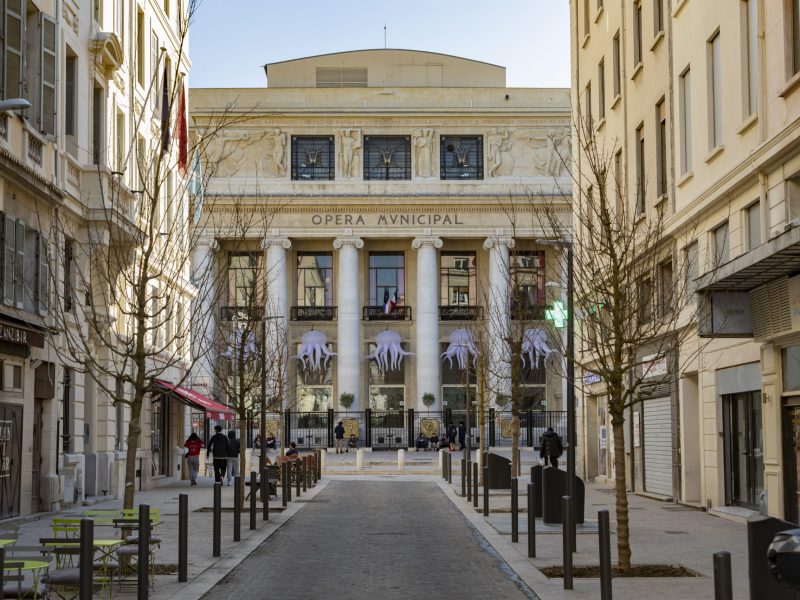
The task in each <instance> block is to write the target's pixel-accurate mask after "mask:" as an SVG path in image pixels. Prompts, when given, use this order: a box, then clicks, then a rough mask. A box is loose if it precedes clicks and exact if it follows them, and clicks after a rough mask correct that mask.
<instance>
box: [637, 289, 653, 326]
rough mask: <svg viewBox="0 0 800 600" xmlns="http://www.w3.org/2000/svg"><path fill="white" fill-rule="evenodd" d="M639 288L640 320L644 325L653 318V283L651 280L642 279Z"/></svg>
mask: <svg viewBox="0 0 800 600" xmlns="http://www.w3.org/2000/svg"><path fill="white" fill-rule="evenodd" d="M638 288H639V319H640V321H641V322H642V323H649V322H650V321H651V320H652V318H653V281H652V280H651V279H650V278H646V279H642V280H641V281H640V282H639V284H638Z"/></svg>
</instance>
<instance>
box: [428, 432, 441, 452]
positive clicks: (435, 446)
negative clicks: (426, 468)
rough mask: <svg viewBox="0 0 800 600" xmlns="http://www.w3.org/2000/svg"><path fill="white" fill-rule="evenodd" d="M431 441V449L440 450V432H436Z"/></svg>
mask: <svg viewBox="0 0 800 600" xmlns="http://www.w3.org/2000/svg"><path fill="white" fill-rule="evenodd" d="M430 442H431V450H439V447H440V446H439V434H438V433H434V434H433V435H432V436H431V437H430Z"/></svg>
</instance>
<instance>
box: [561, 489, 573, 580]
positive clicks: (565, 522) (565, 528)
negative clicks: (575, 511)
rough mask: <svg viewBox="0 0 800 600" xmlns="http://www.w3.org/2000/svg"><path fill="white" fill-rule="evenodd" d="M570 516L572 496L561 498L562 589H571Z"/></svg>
mask: <svg viewBox="0 0 800 600" xmlns="http://www.w3.org/2000/svg"><path fill="white" fill-rule="evenodd" d="M571 517H572V498H570V497H569V496H563V497H562V498H561V542H562V543H561V545H562V554H563V556H564V589H565V590H571V589H572V540H571V539H570V537H571V535H570V532H571V531H572V530H571V529H570V524H569V521H570V519H571Z"/></svg>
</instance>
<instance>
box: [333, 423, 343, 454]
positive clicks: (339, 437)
mask: <svg viewBox="0 0 800 600" xmlns="http://www.w3.org/2000/svg"><path fill="white" fill-rule="evenodd" d="M333 435H334V436H335V437H336V454H339V453H340V452H344V424H343V423H342V422H341V421H339V424H338V425H337V426H336V427H334V428H333Z"/></svg>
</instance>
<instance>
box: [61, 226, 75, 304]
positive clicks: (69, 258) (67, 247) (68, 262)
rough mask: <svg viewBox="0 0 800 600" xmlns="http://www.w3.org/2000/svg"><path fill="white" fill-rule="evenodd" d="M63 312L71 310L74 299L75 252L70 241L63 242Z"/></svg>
mask: <svg viewBox="0 0 800 600" xmlns="http://www.w3.org/2000/svg"><path fill="white" fill-rule="evenodd" d="M63 277H64V310H65V311H67V312H69V311H71V310H72V302H73V300H74V297H75V251H74V245H73V242H72V240H69V239H67V240H64V272H63Z"/></svg>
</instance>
